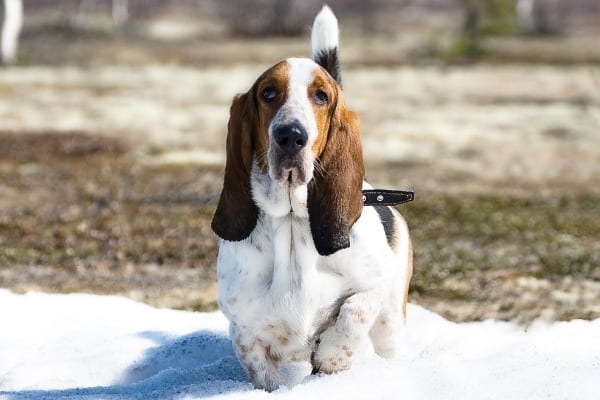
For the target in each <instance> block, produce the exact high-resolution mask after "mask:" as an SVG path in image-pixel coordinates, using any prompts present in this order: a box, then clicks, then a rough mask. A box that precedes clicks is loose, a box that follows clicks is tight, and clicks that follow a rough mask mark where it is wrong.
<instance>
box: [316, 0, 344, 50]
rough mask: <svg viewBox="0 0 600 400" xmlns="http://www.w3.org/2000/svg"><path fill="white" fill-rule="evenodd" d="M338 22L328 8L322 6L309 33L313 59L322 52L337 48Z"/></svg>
mask: <svg viewBox="0 0 600 400" xmlns="http://www.w3.org/2000/svg"><path fill="white" fill-rule="evenodd" d="M339 33H340V32H339V28H338V21H337V18H336V17H335V15H334V14H333V11H331V8H329V6H323V8H322V9H321V11H320V12H319V14H318V15H317V16H316V18H315V22H314V23H313V26H312V31H311V43H312V54H313V58H314V56H315V55H316V54H318V53H319V52H321V51H323V50H330V49H335V48H337V47H338V46H339Z"/></svg>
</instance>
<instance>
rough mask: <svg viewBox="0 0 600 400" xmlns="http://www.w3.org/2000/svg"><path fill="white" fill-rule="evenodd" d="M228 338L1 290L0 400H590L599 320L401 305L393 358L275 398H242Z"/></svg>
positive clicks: (116, 304) (179, 320)
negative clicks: (459, 315)
mask: <svg viewBox="0 0 600 400" xmlns="http://www.w3.org/2000/svg"><path fill="white" fill-rule="evenodd" d="M226 330H227V321H226V319H225V318H224V317H223V315H222V314H221V313H219V312H214V313H193V312H183V311H174V310H166V309H155V308H152V307H149V306H147V305H143V304H140V303H136V302H133V301H131V300H127V299H124V298H119V297H109V296H94V295H85V294H71V295H52V294H43V293H28V294H25V295H19V294H14V293H11V292H9V291H7V290H0V399H2V400H13V399H14V400H19V399H34V400H37V399H49V398H51V399H169V398H176V399H196V398H218V399H267V398H269V399H271V398H277V399H305V398H326V399H344V400H347V399H398V398H401V399H427V400H431V399H459V398H460V399H461V400H463V399H503V400H506V399H598V398H599V397H598V393H599V392H600V319H598V320H594V321H581V320H575V321H570V322H558V323H552V324H546V323H541V322H540V323H536V324H534V325H532V326H530V327H528V328H527V329H523V328H520V327H517V326H515V325H513V324H510V323H505V322H498V321H485V322H476V323H462V324H455V323H452V322H450V321H447V320H445V319H443V318H442V317H440V316H438V315H436V314H434V313H432V312H430V311H427V310H425V309H423V308H421V307H419V306H415V305H411V306H410V308H409V323H408V325H407V329H406V332H405V333H404V336H405V337H404V343H405V349H404V350H403V352H402V354H401V355H400V356H398V357H397V358H396V359H394V360H383V359H380V358H378V357H376V356H372V357H369V358H368V359H367V360H364V361H362V362H360V363H359V364H358V365H355V366H354V367H353V368H352V369H351V370H350V371H348V372H345V373H340V374H337V375H330V376H325V375H323V376H308V377H306V378H305V379H304V380H303V382H301V383H300V384H298V385H295V386H293V387H284V388H281V389H279V390H278V391H276V392H275V393H274V394H268V393H266V392H264V391H259V390H254V389H253V388H252V385H251V384H250V383H249V382H248V380H247V378H246V376H245V374H244V371H243V369H242V368H241V366H240V365H239V363H238V362H237V360H236V358H235V356H234V354H233V349H232V347H231V343H230V341H229V339H228V338H227V334H226ZM300 367H304V368H306V367H307V366H306V365H305V366H300Z"/></svg>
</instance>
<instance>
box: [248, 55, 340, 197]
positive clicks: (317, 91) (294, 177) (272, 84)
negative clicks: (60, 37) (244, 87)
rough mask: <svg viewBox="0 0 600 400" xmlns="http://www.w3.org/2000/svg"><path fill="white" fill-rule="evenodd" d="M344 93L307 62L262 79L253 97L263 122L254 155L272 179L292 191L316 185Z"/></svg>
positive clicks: (290, 63)
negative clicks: (316, 173) (315, 174)
mask: <svg viewBox="0 0 600 400" xmlns="http://www.w3.org/2000/svg"><path fill="white" fill-rule="evenodd" d="M340 91H341V89H340V87H339V85H338V84H337V82H336V81H335V80H334V79H333V78H332V77H331V76H330V75H329V74H328V73H327V71H325V70H324V69H323V68H321V67H320V66H319V65H317V64H316V63H315V62H313V61H312V60H309V59H303V58H292V59H289V60H285V61H282V62H280V63H278V64H276V65H274V66H273V67H271V68H270V69H268V70H267V71H265V72H264V73H263V74H262V75H261V76H260V77H259V78H258V79H257V81H256V82H255V84H254V85H253V89H252V90H251V92H250V93H249V95H250V96H253V97H255V103H256V105H257V114H258V120H259V126H258V127H257V129H256V131H255V132H254V134H255V136H256V137H255V143H256V146H255V149H254V152H255V157H256V159H257V160H258V161H259V162H260V164H259V166H260V167H261V168H262V169H263V170H265V171H268V174H269V176H270V177H271V179H273V180H274V181H276V182H278V183H280V184H281V185H290V186H299V185H306V184H308V183H309V182H310V181H311V179H312V178H313V171H314V168H315V167H314V166H315V162H317V161H318V160H319V157H320V155H321V154H322V152H323V149H324V146H325V143H326V141H327V134H328V132H329V128H330V125H331V116H332V115H333V113H334V110H335V106H336V104H337V100H338V93H339V92H340ZM317 168H318V167H317Z"/></svg>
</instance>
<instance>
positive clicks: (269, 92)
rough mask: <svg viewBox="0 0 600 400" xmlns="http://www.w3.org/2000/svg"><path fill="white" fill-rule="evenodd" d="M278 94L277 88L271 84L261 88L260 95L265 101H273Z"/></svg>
mask: <svg viewBox="0 0 600 400" xmlns="http://www.w3.org/2000/svg"><path fill="white" fill-rule="evenodd" d="M278 94H279V93H278V92H277V89H275V88H274V87H273V86H268V87H266V88H264V89H263V91H262V93H261V96H262V98H263V99H264V100H265V101H273V100H275V99H276V98H277V95H278Z"/></svg>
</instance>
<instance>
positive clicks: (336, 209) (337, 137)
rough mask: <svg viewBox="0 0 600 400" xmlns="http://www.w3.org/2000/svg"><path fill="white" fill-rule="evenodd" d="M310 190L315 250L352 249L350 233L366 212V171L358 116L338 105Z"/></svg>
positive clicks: (321, 253)
mask: <svg viewBox="0 0 600 400" xmlns="http://www.w3.org/2000/svg"><path fill="white" fill-rule="evenodd" d="M318 162H319V163H320V165H321V167H322V168H319V172H317V171H315V177H314V179H313V182H311V183H310V184H309V189H308V216H309V222H310V230H311V233H312V236H313V241H314V243H315V247H316V249H317V251H318V252H319V254H320V255H322V256H328V255H330V254H333V253H335V252H336V251H338V250H341V249H345V248H347V247H350V229H351V228H352V225H354V223H355V222H356V220H357V219H358V217H360V214H361V212H362V207H363V201H362V183H363V179H364V175H365V168H364V165H363V158H362V146H361V143H360V135H359V120H358V116H357V115H356V114H355V113H354V112H352V111H349V110H346V109H345V108H344V107H343V105H341V104H338V110H337V111H336V112H335V113H334V115H333V117H332V121H331V125H330V128H329V133H328V137H327V142H326V144H325V148H324V150H323V153H322V154H321V156H320V157H319V159H318Z"/></svg>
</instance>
